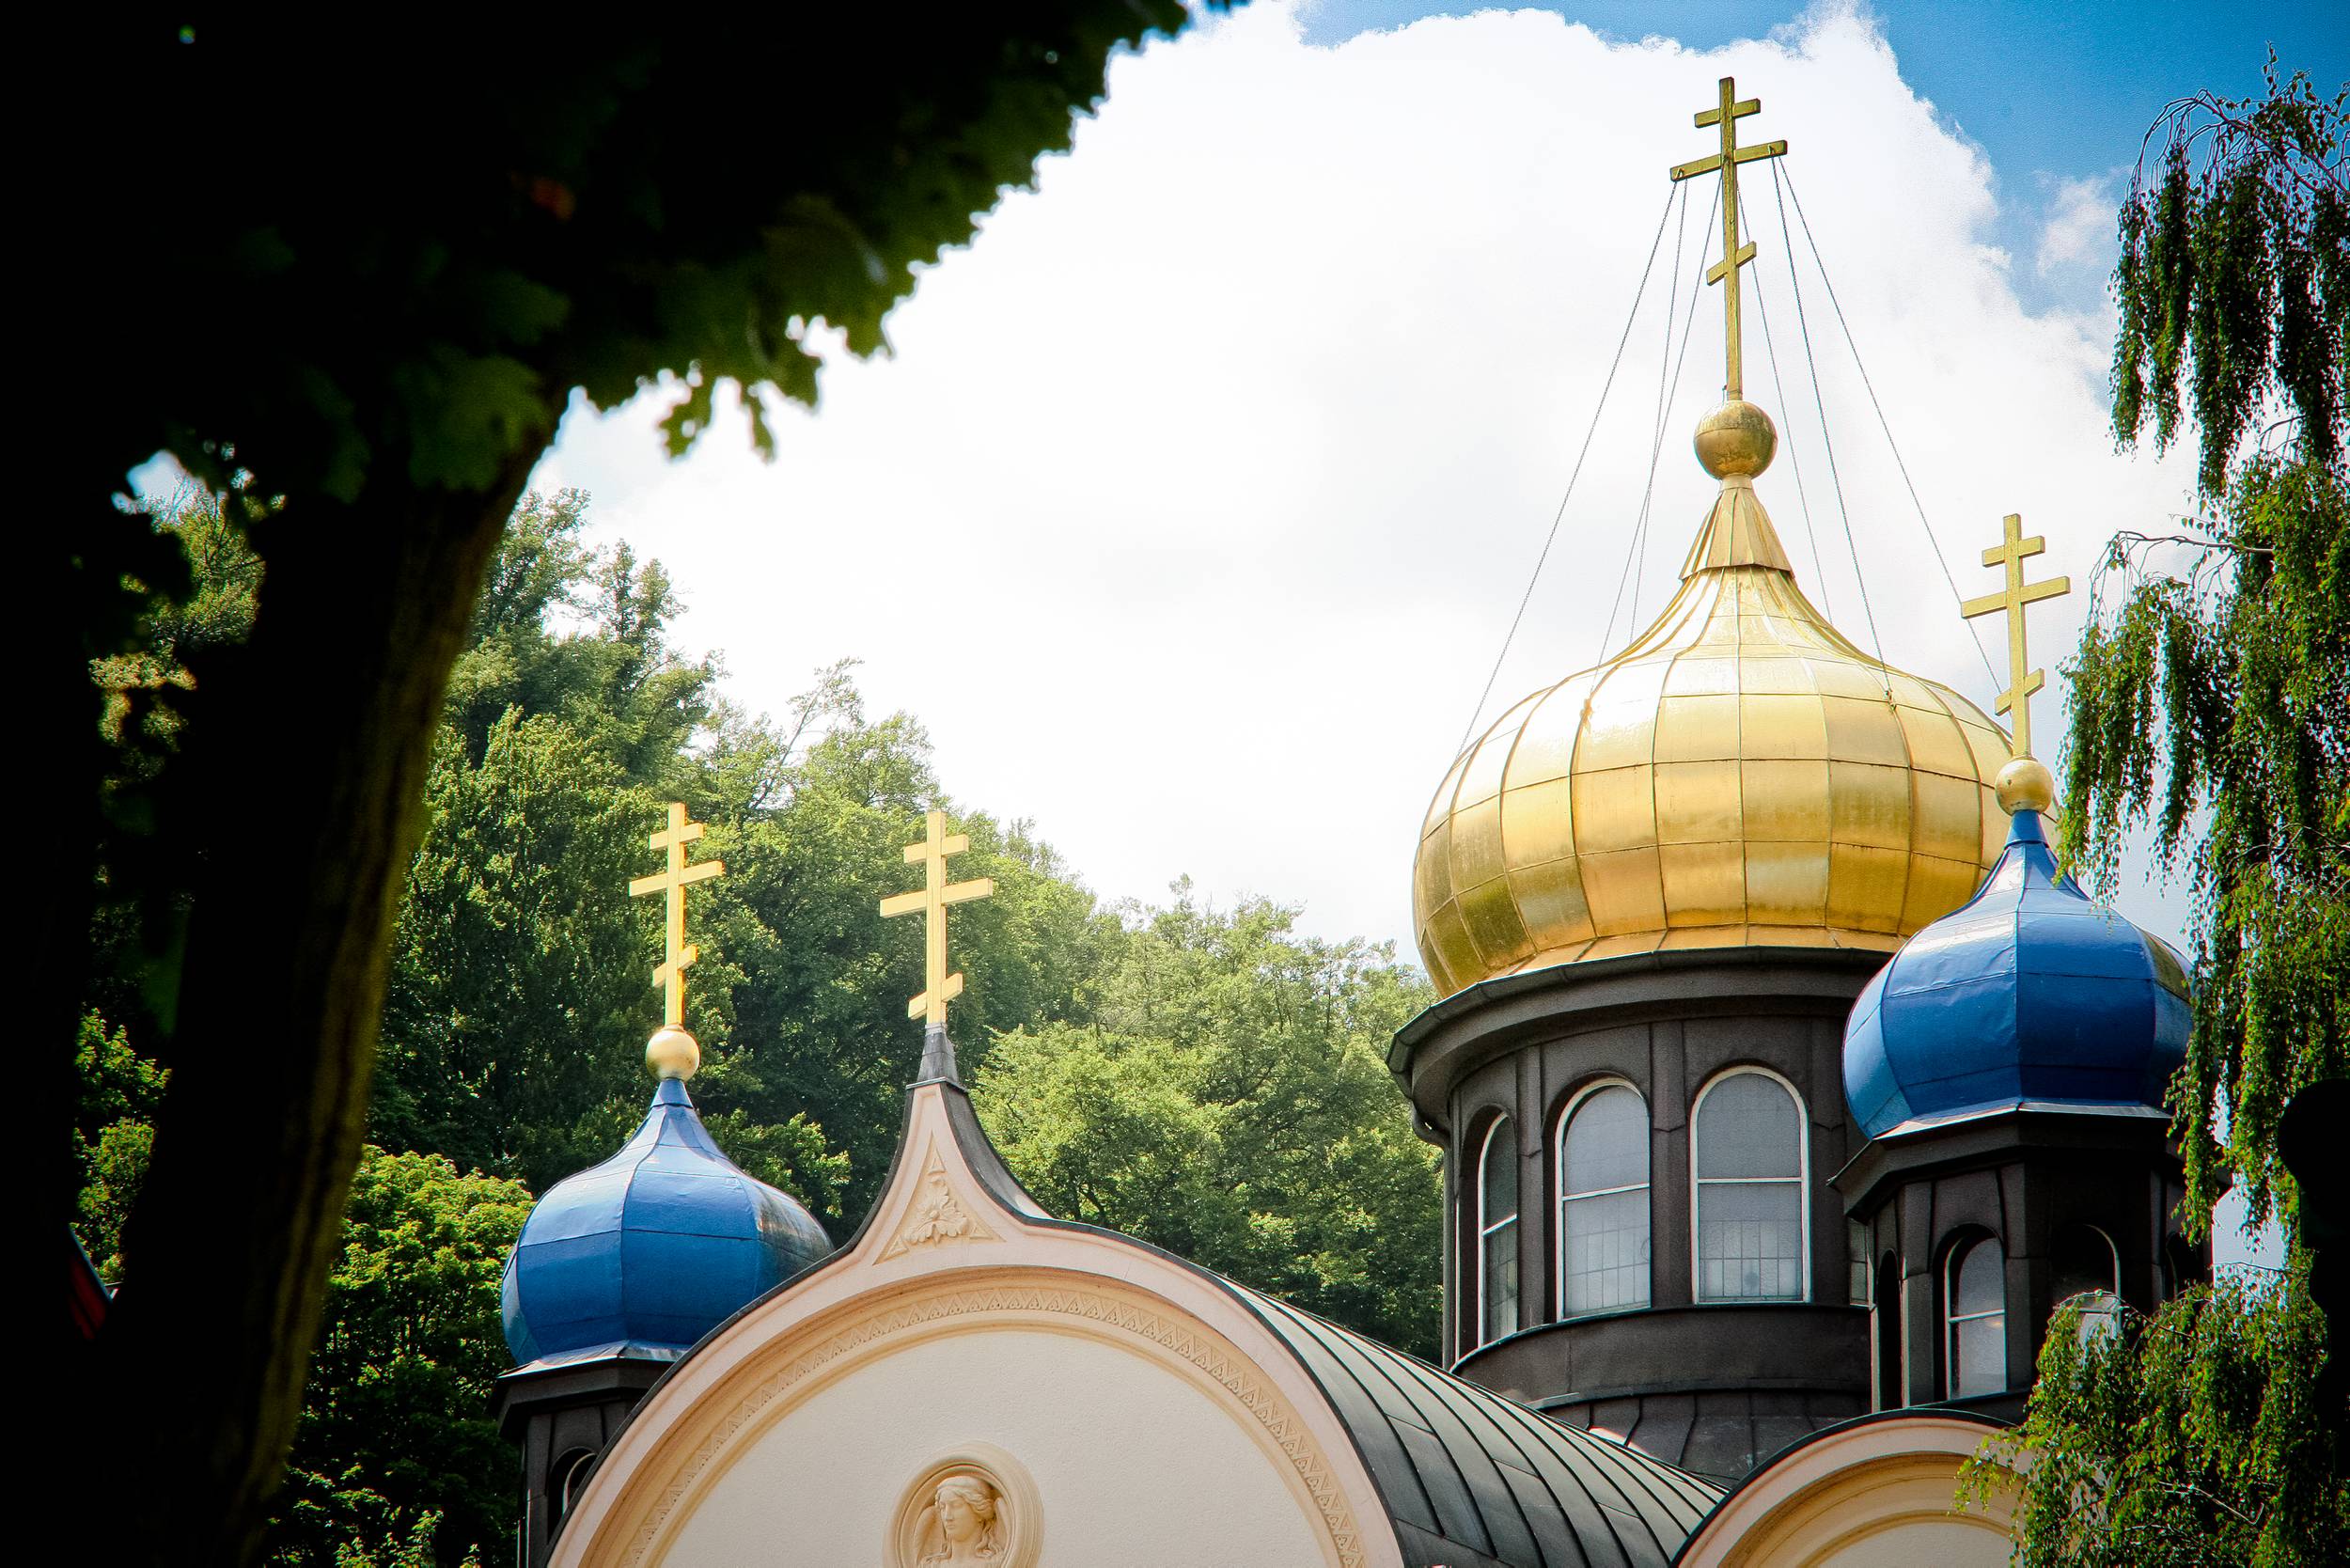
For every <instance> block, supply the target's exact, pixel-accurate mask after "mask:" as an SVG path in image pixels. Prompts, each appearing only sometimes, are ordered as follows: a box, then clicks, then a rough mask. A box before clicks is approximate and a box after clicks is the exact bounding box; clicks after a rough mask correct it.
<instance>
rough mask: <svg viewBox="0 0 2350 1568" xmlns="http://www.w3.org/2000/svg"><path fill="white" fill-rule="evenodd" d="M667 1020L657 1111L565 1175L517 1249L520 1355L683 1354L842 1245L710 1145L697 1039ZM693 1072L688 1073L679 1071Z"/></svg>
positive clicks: (508, 1287) (513, 1314)
mask: <svg viewBox="0 0 2350 1568" xmlns="http://www.w3.org/2000/svg"><path fill="white" fill-rule="evenodd" d="M670 1035H684V1031H683V1030H682V1029H674V1028H665V1029H663V1030H662V1031H661V1033H660V1034H657V1035H655V1036H654V1037H653V1047H652V1048H649V1049H648V1051H647V1056H648V1057H649V1058H652V1059H653V1060H654V1062H655V1065H656V1066H658V1067H659V1068H660V1070H661V1074H662V1077H661V1084H660V1087H659V1088H658V1089H656V1090H654V1091H653V1097H652V1107H651V1109H650V1110H649V1111H648V1112H647V1113H646V1115H645V1120H644V1123H643V1125H641V1126H639V1127H638V1128H637V1129H636V1133H635V1137H631V1138H630V1139H629V1140H628V1143H627V1145H626V1147H624V1148H622V1149H621V1150H620V1152H619V1153H617V1154H615V1155H613V1156H612V1157H611V1158H610V1159H608V1160H606V1161H604V1162H603V1164H602V1165H599V1166H595V1167H593V1168H589V1169H587V1170H583V1171H581V1172H579V1174H577V1175H575V1176H569V1177H566V1178H564V1179H563V1180H562V1181H560V1182H557V1183H556V1184H555V1185H554V1186H553V1187H552V1188H550V1189H549V1190H548V1192H547V1195H546V1196H545V1197H544V1198H541V1199H540V1200H539V1202H538V1205H537V1206H536V1207H535V1208H533V1209H532V1210H531V1211H530V1217H529V1218H528V1219H527V1220H525V1222H524V1223H523V1231H522V1236H521V1238H520V1239H519V1240H517V1241H516V1242H515V1244H514V1250H513V1251H512V1252H510V1253H509V1254H508V1255H507V1259H506V1281H505V1288H504V1309H505V1318H506V1342H507V1344H508V1346H509V1348H510V1349H511V1350H512V1351H513V1353H514V1359H515V1361H516V1362H517V1363H519V1364H522V1365H525V1366H527V1365H529V1364H531V1363H533V1362H543V1361H556V1360H576V1359H585V1358H587V1357H589V1356H604V1355H614V1354H631V1355H639V1356H651V1357H655V1358H659V1357H665V1356H669V1357H673V1356H678V1355H681V1354H682V1353H683V1352H684V1351H685V1350H687V1349H688V1348H690V1347H691V1346H692V1345H693V1344H694V1343H695V1342H696V1341H698V1340H700V1339H701V1337H702V1336H703V1335H705V1334H707V1333H709V1332H710V1330H712V1329H713V1328H715V1327H716V1326H717V1325H719V1324H721V1323H723V1322H725V1321H726V1320H727V1319H728V1318H729V1317H730V1316H732V1315H733V1314H734V1312H735V1311H736V1310H737V1309H740V1308H742V1307H743V1306H744V1305H745V1304H747V1303H749V1302H751V1301H753V1300H755V1299H757V1298H758V1297H759V1296H760V1295H761V1294H764V1293H765V1292H766V1291H768V1290H769V1289H771V1288H773V1287H774V1286H776V1285H777V1284H779V1283H781V1282H782V1281H783V1280H785V1279H787V1278H791V1276H792V1275H794V1274H797V1273H798V1272H799V1271H800V1270H801V1269H803V1268H806V1267H807V1265H808V1264H810V1263H812V1262H816V1261H817V1260H818V1259H819V1258H822V1257H823V1256H824V1255H825V1254H826V1253H828V1252H830V1251H831V1250H832V1242H831V1240H830V1238H828V1237H827V1236H826V1235H825V1234H824V1230H823V1226H821V1225H819V1224H817V1223H816V1218H815V1216H814V1215H810V1214H809V1213H808V1212H807V1209H806V1208H804V1207H802V1206H801V1204H800V1203H799V1201H798V1200H796V1199H794V1198H792V1197H791V1195H790V1194H789V1193H785V1192H779V1191H777V1190H776V1188H774V1187H771V1186H769V1185H768V1184H766V1183H764V1182H761V1181H760V1180H758V1179H757V1178H755V1177H753V1176H751V1175H750V1174H748V1173H747V1172H745V1171H744V1170H743V1169H742V1168H740V1167H738V1166H736V1165H735V1164H734V1162H733V1161H731V1160H729V1159H728V1158H727V1157H726V1155H724V1154H722V1153H720V1152H718V1146H717V1145H716V1144H715V1143H713V1142H712V1141H711V1137H710V1133H709V1131H708V1130H707V1129H706V1128H704V1127H703V1126H702V1123H701V1118H700V1117H698V1116H697V1115H695V1114H694V1102H693V1100H692V1098H691V1097H690V1096H689V1095H687V1093H686V1092H685V1082H684V1080H685V1078H686V1076H688V1075H689V1074H691V1072H692V1070H693V1065H692V1064H693V1062H694V1061H696V1060H698V1058H699V1050H698V1048H694V1049H691V1050H688V1048H687V1047H688V1046H689V1045H690V1043H691V1037H690V1036H687V1037H686V1038H685V1040H684V1041H683V1042H679V1041H674V1040H672V1041H669V1042H668V1043H667V1046H666V1054H665V1052H664V1051H663V1049H662V1047H663V1044H664V1037H665V1036H670ZM681 1068H682V1070H680V1069H681Z"/></svg>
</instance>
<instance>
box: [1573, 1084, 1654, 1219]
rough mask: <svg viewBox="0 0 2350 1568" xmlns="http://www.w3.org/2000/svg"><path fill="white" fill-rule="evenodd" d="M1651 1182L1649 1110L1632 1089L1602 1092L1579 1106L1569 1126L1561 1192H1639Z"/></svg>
mask: <svg viewBox="0 0 2350 1568" xmlns="http://www.w3.org/2000/svg"><path fill="white" fill-rule="evenodd" d="M1647 1180H1648V1107H1647V1106H1646V1105H1642V1104H1641V1103H1640V1097H1639V1096H1638V1095H1637V1094H1636V1093H1634V1092H1633V1091H1632V1090H1628V1089H1624V1088H1622V1087H1621V1086H1619V1087H1617V1088H1613V1089H1603V1090H1600V1091H1599V1092H1598V1093H1596V1094H1594V1095H1592V1096H1591V1097H1590V1099H1588V1100H1585V1101H1584V1102H1583V1103H1582V1104H1581V1105H1577V1106H1575V1116H1574V1117H1573V1119H1572V1120H1570V1121H1568V1122H1567V1152H1566V1176H1565V1181H1564V1184H1563V1186H1562V1190H1563V1191H1564V1192H1565V1194H1566V1196H1568V1197H1569V1198H1572V1197H1574V1196H1575V1194H1576V1193H1579V1192H1601V1191H1605V1190H1606V1189H1607V1188H1609V1187H1636V1186H1638V1185H1640V1184H1642V1183H1644V1182H1646V1181H1647Z"/></svg>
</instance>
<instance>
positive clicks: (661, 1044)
mask: <svg viewBox="0 0 2350 1568" xmlns="http://www.w3.org/2000/svg"><path fill="white" fill-rule="evenodd" d="M701 1064H702V1047H701V1042H699V1041H697V1040H696V1039H695V1038H694V1037H693V1036H692V1035H691V1034H688V1033H687V1032H686V1031H685V1030H683V1029H682V1028H680V1027H678V1026H677V1025H675V1024H664V1025H662V1026H661V1027H659V1028H657V1029H655V1030H653V1031H652V1038H651V1039H650V1040H648V1041H646V1042H645V1065H646V1066H648V1067H650V1068H651V1069H652V1070H653V1071H654V1072H655V1073H657V1074H660V1075H661V1076H662V1077H665V1078H676V1079H678V1080H680V1081H681V1082H682V1081H683V1080H684V1079H687V1078H690V1077H692V1076H693V1075H694V1073H695V1070H696V1069H697V1068H698V1067H700V1066H701Z"/></svg>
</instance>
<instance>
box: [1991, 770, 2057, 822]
mask: <svg viewBox="0 0 2350 1568" xmlns="http://www.w3.org/2000/svg"><path fill="white" fill-rule="evenodd" d="M1991 788H1992V789H1993V790H1994V791H1996V792H1998V797H1999V806H2000V808H2001V809H2002V810H2004V811H2006V812H2007V814H2008V815H2010V816H2013V815H2014V814H2015V813H2016V812H2018V811H2045V810H2046V809H2047V808H2049V807H2050V806H2053V805H2054V804H2055V803H2056V775H2054V774H2052V773H2050V772H2049V771H2048V764H2047V763H2045V762H2043V761H2042V760H2040V759H2039V758H2037V757H2018V758H2016V759H2015V760H2013V761H2012V762H2010V763H2008V765H2007V766H2005V767H2003V768H2001V769H2000V770H1999V776H1998V777H1997V778H1995V779H1993V780H1992V781H1991Z"/></svg>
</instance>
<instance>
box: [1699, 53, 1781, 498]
mask: <svg viewBox="0 0 2350 1568" xmlns="http://www.w3.org/2000/svg"><path fill="white" fill-rule="evenodd" d="M1762 108H1763V101H1762V100H1761V99H1759V98H1749V99H1747V100H1745V101H1744V102H1741V101H1740V100H1739V97H1738V84H1737V80H1736V78H1734V77H1730V76H1725V77H1723V78H1722V80H1721V98H1720V101H1719V102H1716V104H1715V105H1714V107H1712V108H1711V109H1700V110H1699V111H1698V113H1697V116H1696V123H1697V126H1698V128H1699V129H1700V130H1703V129H1704V128H1705V127H1706V126H1709V125H1718V126H1720V127H1721V128H1722V129H1721V136H1722V145H1721V150H1720V151H1718V152H1716V153H1714V154H1712V155H1711V156H1709V157H1704V158H1699V159H1696V160H1694V161H1692V162H1690V163H1686V164H1676V165H1673V171H1672V177H1673V179H1674V180H1687V179H1689V178H1691V177H1692V176H1694V175H1700V174H1711V173H1713V172H1714V171H1715V170H1716V169H1719V170H1721V171H1722V259H1720V260H1719V261H1716V262H1715V263H1714V264H1713V265H1712V266H1711V267H1709V268H1707V269H1706V272H1705V281H1706V282H1708V283H1719V284H1723V285H1725V287H1724V289H1723V290H1722V315H1723V321H1725V323H1726V326H1727V330H1726V331H1725V333H1724V335H1723V338H1722V365H1723V374H1722V395H1723V396H1724V397H1725V398H1727V399H1729V400H1730V401H1731V402H1733V403H1734V402H1737V401H1739V400H1740V395H1741V392H1742V390H1743V388H1744V385H1745V382H1744V380H1743V369H1742V367H1741V365H1740V356H1739V352H1738V337H1739V334H1738V269H1739V268H1741V267H1743V266H1745V265H1746V264H1747V262H1749V261H1751V260H1753V259H1754V246H1752V245H1751V244H1746V245H1742V244H1740V243H1738V165H1741V164H1750V163H1752V162H1753V161H1754V160H1755V159H1757V158H1776V157H1778V155H1779V154H1780V153H1782V152H1784V151H1786V150H1787V144H1786V143H1785V142H1764V143H1763V144H1762V145H1761V146H1759V147H1740V146H1739V145H1738V121H1739V120H1740V119H1742V118H1745V117H1747V115H1751V114H1757V113H1759V112H1761V110H1762ZM1757 412H1760V411H1759V410H1758V411H1757ZM1769 461H1770V459H1769V458H1767V457H1766V458H1764V459H1763V462H1764V463H1768V462H1769ZM1717 472H1718V471H1717ZM1752 472H1760V470H1759V469H1756V470H1752Z"/></svg>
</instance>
